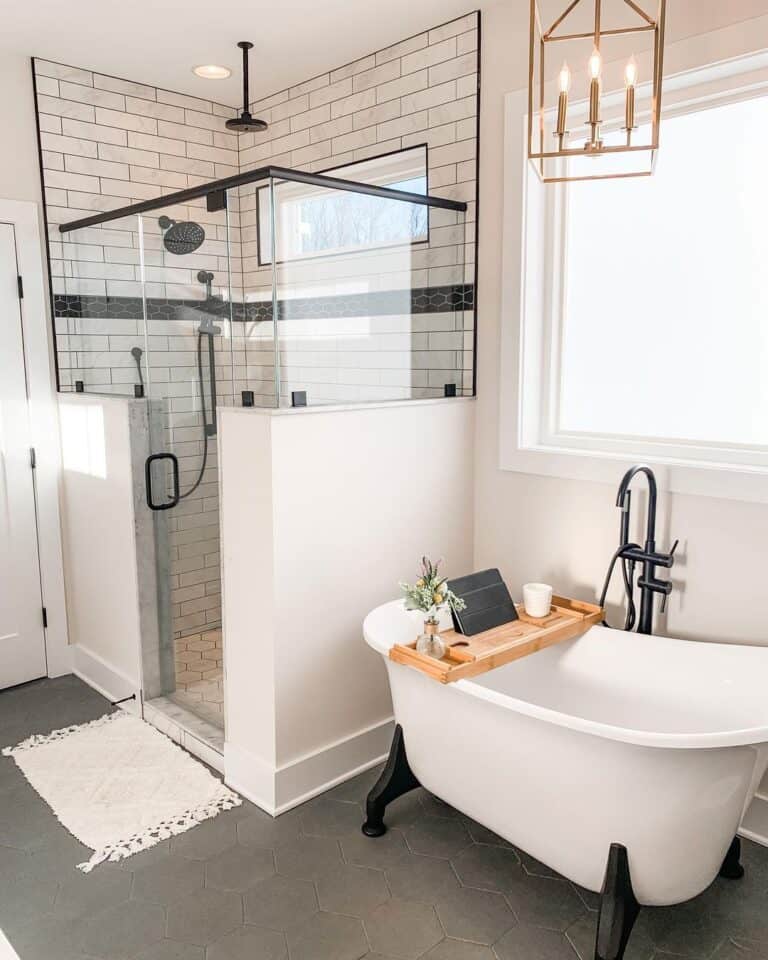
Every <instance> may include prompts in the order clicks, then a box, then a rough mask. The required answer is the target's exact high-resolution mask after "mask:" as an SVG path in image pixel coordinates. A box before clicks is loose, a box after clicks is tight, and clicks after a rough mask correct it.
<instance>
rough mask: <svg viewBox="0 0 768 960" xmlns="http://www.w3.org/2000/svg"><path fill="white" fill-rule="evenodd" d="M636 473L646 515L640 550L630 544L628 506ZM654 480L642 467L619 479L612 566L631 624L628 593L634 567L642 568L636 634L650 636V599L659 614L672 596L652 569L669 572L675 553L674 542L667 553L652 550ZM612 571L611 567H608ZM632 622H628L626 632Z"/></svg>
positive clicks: (651, 607) (654, 547)
mask: <svg viewBox="0 0 768 960" xmlns="http://www.w3.org/2000/svg"><path fill="white" fill-rule="evenodd" d="M638 473H644V474H645V477H646V479H647V481H648V514H647V520H646V532H645V545H644V546H643V547H642V548H641V547H640V546H639V544H636V543H630V540H629V526H630V504H631V500H632V494H631V492H630V489H629V488H630V486H631V484H632V481H633V479H634V478H635V476H636V475H637V474H638ZM656 495H657V489H656V477H655V476H654V474H653V470H651V468H650V467H649V466H647V465H646V464H644V463H640V464H638V465H637V466H634V467H632V468H631V469H630V470H627V472H626V473H625V474H624V476H623V477H622V480H621V483H620V484H619V492H618V494H617V496H616V506H617V507H619V508H620V509H621V511H622V513H621V544H620V546H619V549H618V550H617V552H616V554H615V555H614V562H615V561H616V559H620V560H621V561H622V565H623V573H624V584H625V587H626V588H627V594H628V600H629V605H630V609H629V611H628V618H630V615H631V621H633V620H634V604H633V601H632V595H631V594H632V589H633V585H634V583H633V582H634V568H635V564H638V563H639V564H642V573H641V575H640V577H639V578H638V581H637V586H638V589H639V590H640V613H639V616H638V618H637V633H652V632H653V598H654V594H657V593H659V594H661V597H662V600H661V611H662V613H663V612H664V609H665V607H666V605H667V597H668V596H669V595H670V593H671V592H672V583H671V581H669V580H661V579H659V578H658V577H657V576H656V567H667V568H670V567H671V566H672V564H673V563H674V562H675V550H676V549H677V544H678V541H677V540H675V542H674V544H673V546H672V549H671V550H670V551H669V553H659V552H658V551H657V550H656ZM611 569H612V567H611ZM632 625H633V622H630V625H629V629H631V628H632Z"/></svg>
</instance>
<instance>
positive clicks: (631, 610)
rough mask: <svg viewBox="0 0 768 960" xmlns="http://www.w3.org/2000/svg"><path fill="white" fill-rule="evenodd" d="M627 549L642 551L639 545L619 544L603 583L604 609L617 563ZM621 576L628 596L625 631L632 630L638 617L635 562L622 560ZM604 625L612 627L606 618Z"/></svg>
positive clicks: (601, 600)
mask: <svg viewBox="0 0 768 960" xmlns="http://www.w3.org/2000/svg"><path fill="white" fill-rule="evenodd" d="M627 547H635V548H637V549H638V550H639V549H640V545H639V544H637V543H622V544H619V546H618V547H617V548H616V552H615V553H614V555H613V557H611V562H610V564H609V566H608V572H607V573H606V575H605V582H604V583H603V592H602V593H601V594H600V606H601V607H603V608H605V598H606V597H607V595H608V588H609V587H610V585H611V577H612V576H613V569H614V567H615V566H616V561H617V560H618V559H619V555H620V554H621V552H622V550H625V549H626V548H627ZM621 575H622V579H623V581H624V593H625V594H626V597H627V615H626V617H625V619H624V629H625V630H631V629H632V628H633V627H634V625H635V620H636V616H637V611H636V609H635V598H634V590H635V561H634V560H627V559H626V558H623V559H622V561H621ZM602 624H603V626H604V627H610V626H611V625H610V623H608V622H607V621H606V620H605V618H603V620H602Z"/></svg>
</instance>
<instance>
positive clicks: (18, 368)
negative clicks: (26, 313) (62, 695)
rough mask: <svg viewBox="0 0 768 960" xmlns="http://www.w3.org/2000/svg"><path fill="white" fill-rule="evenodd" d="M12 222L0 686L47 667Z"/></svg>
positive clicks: (6, 287) (1, 265) (0, 415)
mask: <svg viewBox="0 0 768 960" xmlns="http://www.w3.org/2000/svg"><path fill="white" fill-rule="evenodd" d="M17 278H18V267H17V261H16V243H15V238H14V230H13V226H12V225H11V224H8V223H0V689H1V688H3V687H10V686H14V685H15V684H17V683H24V682H25V681H26V680H34V679H35V678H36V677H43V676H45V675H46V673H47V670H46V662H45V633H44V631H43V621H42V606H41V599H40V598H41V592H40V567H39V562H38V555H37V524H36V517H35V488H34V477H33V473H32V465H31V460H30V447H31V443H30V429H29V407H28V401H27V378H26V372H25V363H24V338H23V334H22V326H21V302H20V300H19V288H18V279H17Z"/></svg>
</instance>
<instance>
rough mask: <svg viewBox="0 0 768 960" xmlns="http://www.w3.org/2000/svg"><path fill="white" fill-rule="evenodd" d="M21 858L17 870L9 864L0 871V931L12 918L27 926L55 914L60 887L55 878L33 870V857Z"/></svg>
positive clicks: (23, 855) (22, 854)
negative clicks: (48, 914)
mask: <svg viewBox="0 0 768 960" xmlns="http://www.w3.org/2000/svg"><path fill="white" fill-rule="evenodd" d="M20 856H21V858H22V859H20V860H19V862H18V863H17V864H16V865H15V866H14V867H10V866H9V864H8V863H7V862H6V863H5V864H4V869H3V870H2V872H0V929H2V928H3V923H4V921H6V920H7V919H10V918H11V917H12V918H13V920H14V921H15V922H16V923H25V922H26V921H27V920H33V919H34V918H35V917H37V916H39V915H40V914H41V913H51V912H52V911H53V903H54V899H55V897H56V893H57V891H58V888H59V885H58V883H57V882H56V878H55V876H52V875H50V874H49V875H46V874H44V873H39V872H38V871H37V870H34V869H33V868H32V867H31V864H30V861H31V859H32V858H31V857H29V856H28V855H27V854H24V853H20Z"/></svg>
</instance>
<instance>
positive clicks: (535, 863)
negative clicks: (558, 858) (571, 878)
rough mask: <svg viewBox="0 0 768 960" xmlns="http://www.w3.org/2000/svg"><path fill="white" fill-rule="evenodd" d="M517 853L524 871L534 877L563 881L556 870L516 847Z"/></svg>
mask: <svg viewBox="0 0 768 960" xmlns="http://www.w3.org/2000/svg"><path fill="white" fill-rule="evenodd" d="M515 852H516V853H517V856H518V857H519V859H520V863H522V865H523V870H525V872H526V873H529V874H530V875H531V876H532V877H549V878H551V879H555V880H561V879H563V878H562V877H561V876H560V874H559V873H558V872H557V871H556V870H553V869H552V868H551V867H548V866H547V865H546V863H542V862H541V860H537V859H536V857H532V856H531V855H530V854H529V853H526V852H525V850H521V849H520V848H519V847H515Z"/></svg>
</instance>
